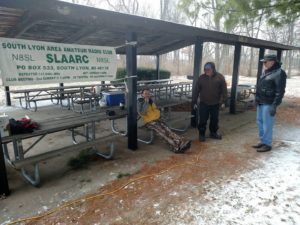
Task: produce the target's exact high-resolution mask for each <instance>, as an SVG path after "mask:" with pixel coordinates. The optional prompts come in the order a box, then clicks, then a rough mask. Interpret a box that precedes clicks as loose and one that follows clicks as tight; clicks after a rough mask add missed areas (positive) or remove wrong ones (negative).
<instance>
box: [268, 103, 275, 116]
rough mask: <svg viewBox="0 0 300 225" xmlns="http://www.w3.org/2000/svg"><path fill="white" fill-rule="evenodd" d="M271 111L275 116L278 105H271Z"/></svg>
mask: <svg viewBox="0 0 300 225" xmlns="http://www.w3.org/2000/svg"><path fill="white" fill-rule="evenodd" d="M269 112H270V116H275V114H276V105H271V107H270V109H269Z"/></svg>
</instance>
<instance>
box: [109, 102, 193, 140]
mask: <svg viewBox="0 0 300 225" xmlns="http://www.w3.org/2000/svg"><path fill="white" fill-rule="evenodd" d="M188 102H190V101H188V100H178V99H171V100H170V99H169V100H160V101H157V102H155V104H156V105H157V107H158V108H159V109H160V110H161V111H162V118H163V120H165V122H166V124H167V125H168V126H169V128H170V129H171V130H173V131H176V132H182V133H183V132H186V131H187V129H188V127H189V125H190V119H191V118H192V117H194V115H191V114H189V115H186V116H183V117H180V118H178V117H177V118H172V117H171V112H172V110H171V109H172V107H174V106H178V105H181V104H186V103H188ZM139 119H140V117H139V118H138V120H139ZM185 121H187V123H186V124H185V125H184V127H174V124H176V123H178V122H185ZM138 127H139V128H144V127H145V126H144V124H142V125H139V126H138ZM111 129H112V131H113V132H114V133H115V134H119V135H122V136H126V135H127V132H126V131H127V129H125V130H126V131H120V130H118V129H117V128H116V124H115V121H114V120H112V121H111ZM148 131H149V136H150V137H149V138H147V139H142V138H138V141H139V142H142V143H145V144H151V143H153V141H154V132H153V130H151V129H150V130H148Z"/></svg>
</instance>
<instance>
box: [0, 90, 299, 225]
mask: <svg viewBox="0 0 300 225" xmlns="http://www.w3.org/2000/svg"><path fill="white" fill-rule="evenodd" d="M63 112H65V111H62V112H61V113H63ZM299 112H300V98H298V97H297V96H296V95H295V96H293V95H290V96H289V97H287V98H285V100H284V103H283V104H282V106H281V107H280V108H279V110H278V114H277V118H276V119H277V121H276V126H275V128H274V146H273V150H272V151H271V152H266V153H257V152H256V151H255V150H254V149H253V148H251V145H252V144H254V143H256V142H257V141H258V139H257V128H256V124H255V110H254V109H252V110H248V111H246V112H243V113H238V114H236V115H230V114H228V112H226V111H223V112H221V116H220V131H221V133H222V134H223V139H222V140H221V141H215V140H212V139H209V138H207V141H206V142H205V143H199V142H198V140H197V131H196V130H195V129H192V128H191V129H189V130H188V132H187V133H186V134H185V136H186V137H188V138H190V139H192V140H193V143H192V148H191V149H190V151H189V152H187V153H186V154H180V155H176V154H173V153H172V152H170V151H169V150H168V146H167V145H166V144H165V143H164V142H162V141H161V140H159V139H157V138H156V139H155V142H154V144H153V145H145V144H139V149H138V150H137V151H130V150H128V149H127V148H126V139H125V138H120V139H118V143H117V154H116V157H115V159H114V160H112V161H107V160H102V159H100V158H93V160H92V161H91V162H90V164H89V165H88V167H87V168H85V169H79V170H71V169H70V168H69V167H68V166H67V165H66V162H67V161H68V158H70V157H71V156H73V155H71V154H70V155H66V156H64V157H60V158H55V159H52V160H48V161H45V162H43V163H42V165H41V176H42V185H41V187H40V188H34V187H32V186H30V185H28V184H27V183H25V182H24V181H23V180H22V178H21V176H20V174H19V173H18V171H15V170H13V169H11V168H10V167H7V170H8V179H9V185H10V189H11V191H12V193H11V195H10V196H9V197H7V198H5V199H2V200H0V224H9V223H10V222H12V221H16V220H17V219H22V218H28V217H36V216H37V217H36V218H31V219H28V220H24V221H23V222H20V223H19V224H114V225H119V224H120V225H121V224H122V225H123V224H130V225H131V224H166V225H167V224H168V225H169V224H191V225H193V224H195V225H196V224H201V225H202V224H203V225H219V224H220V225H221V224H226V225H227V224H239V225H240V224H247V225H248V224H251V225H252V224H257V225H258V224H259V225H261V224H270V225H274V224H276V225H277V224H279V225H280V224H295V225H296V224H300V213H299V212H300V179H299V177H300V166H299V165H300V157H299V156H300V145H299V143H300V138H299V137H300V129H299V128H300V127H299V126H300V120H299V116H298V113H299ZM20 113H21V114H22V113H24V112H20ZM47 113H48V114H49V115H51V114H53V112H51V111H49V112H47ZM182 113H183V112H177V114H176V116H181V115H182ZM21 114H19V115H20V116H21ZM16 116H17V115H16ZM123 125H124V124H122V122H120V127H122V126H123ZM102 127H104V128H103V129H104V130H105V131H108V129H109V124H102ZM62 136H66V133H58V134H55V135H53V136H50V139H48V140H47V141H46V142H45V143H43V144H44V145H45V146H50V147H56V146H57V145H60V144H62V143H64V142H66V141H70V140H69V139H61V137H62ZM42 151H43V150H42ZM118 177H119V178H118Z"/></svg>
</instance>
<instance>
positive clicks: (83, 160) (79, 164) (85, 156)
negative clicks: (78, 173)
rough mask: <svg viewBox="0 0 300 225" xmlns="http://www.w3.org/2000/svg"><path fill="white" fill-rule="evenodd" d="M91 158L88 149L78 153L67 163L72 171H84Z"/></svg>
mask: <svg viewBox="0 0 300 225" xmlns="http://www.w3.org/2000/svg"><path fill="white" fill-rule="evenodd" d="M90 158H91V151H90V149H85V150H82V151H81V152H79V154H78V155H77V156H76V157H72V158H71V159H70V160H69V161H68V166H69V167H71V168H72V169H73V170H78V169H82V168H84V169H86V168H88V164H89V162H90Z"/></svg>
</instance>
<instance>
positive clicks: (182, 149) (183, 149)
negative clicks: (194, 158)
mask: <svg viewBox="0 0 300 225" xmlns="http://www.w3.org/2000/svg"><path fill="white" fill-rule="evenodd" d="M191 144H192V141H186V142H184V143H183V145H182V146H181V147H180V148H179V150H178V151H177V152H176V153H184V152H186V151H187V150H188V149H189V148H190V147H191Z"/></svg>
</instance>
